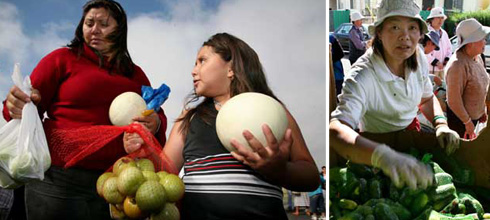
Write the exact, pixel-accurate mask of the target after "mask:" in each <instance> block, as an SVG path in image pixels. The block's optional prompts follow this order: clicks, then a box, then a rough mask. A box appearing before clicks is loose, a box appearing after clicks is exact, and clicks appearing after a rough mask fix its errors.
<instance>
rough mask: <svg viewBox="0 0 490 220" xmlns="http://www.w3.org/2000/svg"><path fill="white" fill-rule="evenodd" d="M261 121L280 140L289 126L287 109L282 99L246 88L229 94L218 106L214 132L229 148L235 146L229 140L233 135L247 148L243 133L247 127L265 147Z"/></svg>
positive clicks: (265, 142) (231, 149) (265, 140)
mask: <svg viewBox="0 0 490 220" xmlns="http://www.w3.org/2000/svg"><path fill="white" fill-rule="evenodd" d="M263 124H267V125H269V127H270V128H271V130H272V133H273V134H274V136H275V137H276V139H277V141H278V142H279V143H280V142H281V141H282V139H283V138H284V134H285V132H286V129H287V128H288V119H287V116H286V111H285V109H284V107H283V105H282V104H281V103H279V102H278V101H277V100H275V99H274V98H272V97H270V96H267V95H264V94H261V93H254V92H247V93H242V94H239V95H236V96H234V97H232V98H231V99H230V100H228V101H227V102H226V103H225V104H224V105H223V107H222V108H221V109H220V110H219V112H218V116H217V118H216V132H217V133H218V137H219V139H220V141H221V143H222V144H223V146H225V148H226V149H227V150H229V151H234V150H236V149H235V148H234V147H233V146H232V145H231V143H230V141H231V139H233V138H234V139H236V140H237V141H238V142H239V143H241V144H242V145H243V146H245V147H249V148H250V146H249V144H248V142H247V140H246V139H245V138H244V137H243V131H244V130H249V131H250V132H251V133H252V134H253V135H254V136H255V137H256V138H257V139H258V140H259V141H260V142H261V143H262V145H263V146H264V147H267V139H266V138H265V135H264V133H263V131H262V125H263Z"/></svg>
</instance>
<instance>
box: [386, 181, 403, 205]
mask: <svg viewBox="0 0 490 220" xmlns="http://www.w3.org/2000/svg"><path fill="white" fill-rule="evenodd" d="M388 191H389V194H390V199H391V200H393V201H395V202H397V201H398V200H400V192H398V189H397V188H396V186H395V184H393V182H391V183H390V188H389V190H388Z"/></svg>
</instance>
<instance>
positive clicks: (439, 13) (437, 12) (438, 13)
mask: <svg viewBox="0 0 490 220" xmlns="http://www.w3.org/2000/svg"><path fill="white" fill-rule="evenodd" d="M438 17H443V18H444V19H446V18H447V16H446V15H445V14H444V9H442V8H441V7H435V8H433V9H432V10H430V14H429V16H428V17H427V19H431V18H438Z"/></svg>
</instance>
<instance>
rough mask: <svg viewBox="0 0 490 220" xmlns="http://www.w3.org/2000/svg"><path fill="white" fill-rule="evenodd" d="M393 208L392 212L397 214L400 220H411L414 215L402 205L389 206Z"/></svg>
mask: <svg viewBox="0 0 490 220" xmlns="http://www.w3.org/2000/svg"><path fill="white" fill-rule="evenodd" d="M388 205H389V206H390V207H391V210H392V211H393V212H394V213H395V214H396V216H397V217H398V219H400V220H410V219H412V214H411V213H410V211H409V210H408V209H406V208H405V207H404V206H403V205H401V204H400V203H397V202H395V203H392V204H388Z"/></svg>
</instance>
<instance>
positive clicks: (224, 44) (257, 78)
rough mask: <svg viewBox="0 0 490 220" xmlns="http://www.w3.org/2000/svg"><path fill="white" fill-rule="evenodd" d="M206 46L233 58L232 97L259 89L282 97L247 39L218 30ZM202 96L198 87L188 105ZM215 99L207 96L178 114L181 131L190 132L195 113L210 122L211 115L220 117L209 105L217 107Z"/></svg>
mask: <svg viewBox="0 0 490 220" xmlns="http://www.w3.org/2000/svg"><path fill="white" fill-rule="evenodd" d="M202 46H203V47H204V46H209V47H212V48H213V51H214V52H215V53H217V54H219V55H220V57H221V58H222V59H223V60H224V61H226V62H231V68H232V70H233V72H234V78H233V79H232V81H231V84H230V97H233V96H235V95H238V94H240V93H244V92H258V93H262V94H265V95H268V96H271V97H273V98H274V99H276V100H278V101H279V99H278V98H277V97H276V96H275V95H274V93H273V92H272V90H271V89H270V88H269V86H268V85H267V79H266V77H265V74H264V70H263V68H262V64H261V63H260V60H259V56H258V55H257V53H255V51H254V50H253V49H252V48H251V47H250V46H249V45H248V44H247V43H245V42H244V41H242V40H240V39H239V38H237V37H235V36H233V35H231V34H228V33H218V34H215V35H213V36H212V37H211V38H209V39H208V40H207V41H206V42H204V43H203V45H202ZM199 98H200V97H198V96H197V94H196V93H195V91H194V92H193V93H192V94H190V95H189V99H188V101H187V102H186V104H185V106H189V104H191V103H193V102H196V101H198V100H199ZM212 103H213V99H212V98H207V97H205V98H204V101H203V102H201V103H200V104H199V105H197V106H196V107H195V108H191V109H189V111H188V112H187V113H186V114H185V115H183V116H182V117H180V118H178V119H177V120H176V121H177V122H178V121H182V124H181V126H180V128H179V129H180V131H181V132H182V133H183V134H187V132H188V130H189V127H190V121H191V118H192V117H193V116H194V114H195V115H197V116H199V117H200V118H202V119H203V120H204V121H205V122H206V123H208V124H210V119H212V118H213V117H216V115H215V114H214V113H213V112H214V111H213V110H212V108H210V107H209V106H213V108H214V105H212Z"/></svg>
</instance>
